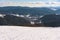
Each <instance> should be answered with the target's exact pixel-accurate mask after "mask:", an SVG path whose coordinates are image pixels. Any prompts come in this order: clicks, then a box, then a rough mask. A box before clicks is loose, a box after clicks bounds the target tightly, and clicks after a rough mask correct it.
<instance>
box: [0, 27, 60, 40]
mask: <svg viewBox="0 0 60 40" xmlns="http://www.w3.org/2000/svg"><path fill="white" fill-rule="evenodd" d="M0 40H60V27H55V28H54V27H22V26H0Z"/></svg>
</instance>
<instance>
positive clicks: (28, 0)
mask: <svg viewBox="0 0 60 40" xmlns="http://www.w3.org/2000/svg"><path fill="white" fill-rule="evenodd" d="M41 1H42V2H59V1H60V0H0V2H41Z"/></svg>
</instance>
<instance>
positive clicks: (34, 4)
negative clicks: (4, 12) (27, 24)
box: [0, 2, 60, 7]
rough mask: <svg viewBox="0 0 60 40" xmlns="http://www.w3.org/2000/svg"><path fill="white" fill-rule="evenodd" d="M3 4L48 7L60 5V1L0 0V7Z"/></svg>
mask: <svg viewBox="0 0 60 40" xmlns="http://www.w3.org/2000/svg"><path fill="white" fill-rule="evenodd" d="M3 6H26V7H48V6H52V7H55V6H60V2H48V3H46V2H39V3H31V2H29V3H25V2H24V3H21V2H0V7H3Z"/></svg>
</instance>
